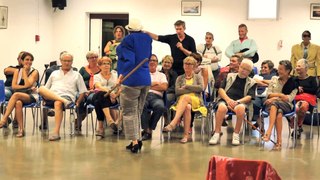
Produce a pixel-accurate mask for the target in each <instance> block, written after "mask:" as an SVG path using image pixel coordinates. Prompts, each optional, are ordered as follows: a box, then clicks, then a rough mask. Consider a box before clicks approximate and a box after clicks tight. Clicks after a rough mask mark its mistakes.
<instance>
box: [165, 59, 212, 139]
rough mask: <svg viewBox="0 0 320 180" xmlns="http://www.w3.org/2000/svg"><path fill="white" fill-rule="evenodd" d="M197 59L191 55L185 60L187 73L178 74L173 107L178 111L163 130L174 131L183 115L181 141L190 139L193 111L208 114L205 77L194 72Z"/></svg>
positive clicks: (184, 65) (184, 64) (184, 66)
mask: <svg viewBox="0 0 320 180" xmlns="http://www.w3.org/2000/svg"><path fill="white" fill-rule="evenodd" d="M196 63H197V61H196V60H195V59H194V58H193V57H191V56H189V57H186V58H185V59H184V60H183V69H184V72H185V74H183V75H180V76H178V78H177V80H176V85H175V88H176V89H175V92H176V95H177V104H176V105H175V106H173V107H172V108H173V109H174V110H175V111H176V114H175V116H174V118H173V120H172V121H171V122H170V124H168V125H167V126H166V127H164V129H163V131H172V130H174V129H175V128H176V126H177V124H178V123H179V122H180V119H181V117H182V116H183V121H184V135H183V138H182V139H181V141H180V142H181V143H186V142H188V140H189V129H190V123H191V111H200V112H201V114H206V113H207V109H206V108H205V107H204V106H203V100H202V95H201V93H202V91H203V79H202V76H201V75H198V74H195V73H194V67H195V66H196Z"/></svg>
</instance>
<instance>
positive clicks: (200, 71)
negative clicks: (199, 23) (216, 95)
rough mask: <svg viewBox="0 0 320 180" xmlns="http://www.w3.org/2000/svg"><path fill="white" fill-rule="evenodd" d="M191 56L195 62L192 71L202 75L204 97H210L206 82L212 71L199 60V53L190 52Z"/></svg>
mask: <svg viewBox="0 0 320 180" xmlns="http://www.w3.org/2000/svg"><path fill="white" fill-rule="evenodd" d="M190 56H191V57H193V58H194V59H195V60H196V61H197V63H196V65H195V67H194V73H195V74H200V75H201V76H202V79H203V90H205V93H206V94H205V95H206V97H210V96H209V90H208V82H209V81H211V80H212V78H213V77H212V72H211V71H209V70H208V68H207V67H205V66H202V65H201V62H202V57H201V55H200V54H199V53H191V54H190ZM209 74H211V79H210V80H209ZM194 115H195V113H194V112H191V123H190V132H189V133H190V134H191V133H192V127H193V121H194Z"/></svg>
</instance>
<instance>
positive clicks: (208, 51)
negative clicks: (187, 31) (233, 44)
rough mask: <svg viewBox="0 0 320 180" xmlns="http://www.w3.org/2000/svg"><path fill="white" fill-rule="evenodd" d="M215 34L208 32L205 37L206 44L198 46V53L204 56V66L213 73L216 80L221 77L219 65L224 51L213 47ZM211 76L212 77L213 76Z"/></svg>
mask: <svg viewBox="0 0 320 180" xmlns="http://www.w3.org/2000/svg"><path fill="white" fill-rule="evenodd" d="M213 40H214V37H213V34H212V33H211V32H206V36H205V41H206V43H205V44H199V45H198V46H197V52H198V53H199V54H201V56H202V64H203V65H207V67H208V68H209V69H210V73H211V71H212V75H213V76H214V79H216V78H217V76H218V75H219V65H218V62H219V61H221V57H222V51H221V50H220V48H219V47H218V46H214V45H213ZM212 75H211V74H209V78H210V76H212Z"/></svg>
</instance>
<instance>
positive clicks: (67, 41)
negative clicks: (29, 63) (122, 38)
mask: <svg viewBox="0 0 320 180" xmlns="http://www.w3.org/2000/svg"><path fill="white" fill-rule="evenodd" d="M312 2H317V1H315V0H280V14H279V16H280V18H279V20H278V21H275V20H250V21H248V20H246V18H247V0H223V1H218V0H202V13H201V16H181V12H180V11H181V9H180V6H181V1H180V0H161V1H160V0H159V1H154V0H117V1H111V0H109V1H108V0H67V5H68V6H67V7H66V8H65V10H63V11H60V10H57V12H55V13H53V10H52V8H51V0H28V1H27V0H23V1H22V0H0V5H5V6H9V27H8V29H5V30H2V29H0V54H1V65H0V68H1V69H3V68H4V67H6V66H8V65H12V64H15V63H16V62H15V59H16V56H17V53H18V52H19V51H20V50H27V51H30V52H32V53H33V54H34V56H35V66H36V67H37V68H39V70H40V71H41V72H42V69H43V64H44V63H48V62H49V61H52V60H56V59H58V54H59V52H60V51H62V50H68V51H70V52H71V53H73V54H74V55H75V63H74V65H75V66H76V67H80V66H82V65H84V64H86V60H85V54H86V52H87V51H88V49H89V43H88V40H89V30H88V29H89V28H88V24H89V21H88V17H89V16H88V13H90V12H91V13H97V12H99V13H103V12H105V13H129V16H130V17H137V18H140V19H141V21H142V23H143V25H144V27H145V29H146V30H149V31H151V32H154V33H157V34H160V35H161V34H171V33H175V31H174V27H173V23H174V22H175V21H176V20H178V19H181V20H184V21H186V26H187V29H186V33H187V34H189V35H191V36H193V37H194V39H195V40H196V43H197V44H198V43H203V42H204V34H205V32H207V31H211V32H213V33H214V35H215V43H216V44H217V45H219V46H220V47H221V48H222V49H223V50H225V48H226V47H227V46H228V45H229V43H230V42H231V41H232V40H234V39H236V38H238V33H237V26H238V25H239V24H240V23H245V24H247V25H248V28H249V34H248V36H249V38H253V39H255V40H256V42H257V44H258V47H259V54H260V58H261V59H262V60H263V59H271V60H273V61H274V62H275V63H277V62H278V61H279V60H281V59H289V58H290V49H291V46H292V45H293V44H296V43H299V42H300V41H301V33H302V32H303V31H304V30H306V29H307V30H310V31H311V33H312V42H314V43H316V44H320V33H319V29H320V21H319V20H310V17H309V16H310V3H312ZM38 3H39V16H38V13H37V12H38V11H37V9H38V8H37V7H38ZM38 17H39V25H38V21H37V18H38ZM35 34H39V35H40V37H41V40H40V42H38V43H35V41H34V36H35ZM279 40H282V41H283V48H281V49H278V48H277V43H278V41H279ZM153 53H155V54H157V55H158V56H159V57H162V56H164V55H165V54H170V50H169V47H168V46H167V45H166V44H162V43H159V42H154V43H153ZM227 63H228V59H227V58H226V57H225V56H224V57H223V62H222V65H225V64H227ZM258 66H259V64H258ZM0 78H3V75H2V73H1V75H0Z"/></svg>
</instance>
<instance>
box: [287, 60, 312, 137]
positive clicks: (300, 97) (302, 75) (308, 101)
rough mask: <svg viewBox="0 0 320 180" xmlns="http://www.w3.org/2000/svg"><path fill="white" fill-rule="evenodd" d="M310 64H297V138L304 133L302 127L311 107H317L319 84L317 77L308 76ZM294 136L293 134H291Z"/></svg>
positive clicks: (291, 123) (305, 62) (300, 61)
mask: <svg viewBox="0 0 320 180" xmlns="http://www.w3.org/2000/svg"><path fill="white" fill-rule="evenodd" d="M307 72H308V63H307V61H306V60H305V59H300V60H298V62H297V63H296V73H297V74H298V76H297V77H295V81H296V83H297V86H298V93H297V95H296V97H295V100H296V113H297V118H298V129H297V132H296V136H297V138H300V136H301V133H302V132H303V129H302V125H303V121H304V118H305V116H306V112H307V111H308V110H309V109H310V107H311V106H313V107H314V106H316V104H317V96H316V93H317V90H318V83H317V80H316V77H315V76H308V74H307ZM293 125H294V124H293V119H291V121H290V127H291V128H294V126H293ZM291 136H293V132H292V134H291Z"/></svg>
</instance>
